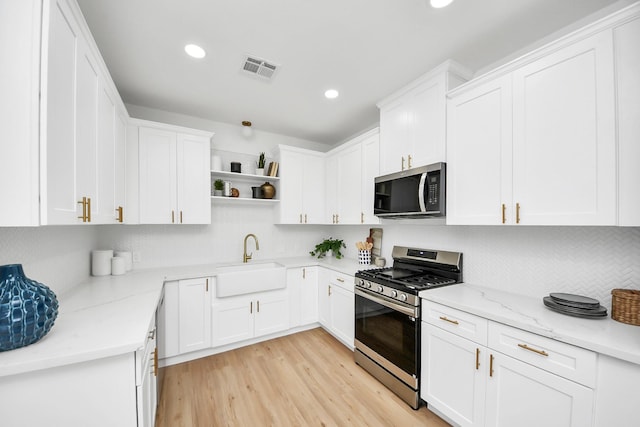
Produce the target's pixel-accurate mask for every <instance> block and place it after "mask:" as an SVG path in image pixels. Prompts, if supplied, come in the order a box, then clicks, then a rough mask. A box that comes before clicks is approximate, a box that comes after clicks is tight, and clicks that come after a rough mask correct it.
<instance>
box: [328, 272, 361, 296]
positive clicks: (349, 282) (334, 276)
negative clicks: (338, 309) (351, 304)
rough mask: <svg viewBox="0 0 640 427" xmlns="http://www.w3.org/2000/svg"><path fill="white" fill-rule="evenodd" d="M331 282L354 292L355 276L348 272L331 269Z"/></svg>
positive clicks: (329, 275)
mask: <svg viewBox="0 0 640 427" xmlns="http://www.w3.org/2000/svg"><path fill="white" fill-rule="evenodd" d="M328 277H329V282H330V283H331V284H332V285H335V286H338V287H340V288H343V289H344V290H346V291H350V292H353V287H354V280H355V278H354V277H353V276H349V275H348V274H344V273H338V272H337V271H333V270H330V271H329V274H328Z"/></svg>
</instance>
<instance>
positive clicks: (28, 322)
mask: <svg viewBox="0 0 640 427" xmlns="http://www.w3.org/2000/svg"><path fill="white" fill-rule="evenodd" d="M57 317H58V299H57V297H56V294H55V293H54V292H53V291H52V290H51V289H49V288H48V287H47V286H45V285H43V284H42V283H39V282H36V281H35V280H31V279H29V278H27V277H26V276H25V275H24V271H23V270H22V264H9V265H2V266H0V351H7V350H13V349H16V348H20V347H24V346H27V345H29V344H33V343H35V342H36V341H38V340H40V339H41V338H42V337H44V336H45V335H46V334H47V333H48V332H49V331H50V330H51V327H52V326H53V324H54V322H55V320H56V318H57Z"/></svg>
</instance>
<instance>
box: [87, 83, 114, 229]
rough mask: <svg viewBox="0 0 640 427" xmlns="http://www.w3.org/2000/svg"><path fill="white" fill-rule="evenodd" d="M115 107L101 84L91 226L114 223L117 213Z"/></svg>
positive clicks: (99, 89)
mask: <svg viewBox="0 0 640 427" xmlns="http://www.w3.org/2000/svg"><path fill="white" fill-rule="evenodd" d="M116 115H117V112H116V104H115V100H114V99H113V97H112V96H111V94H110V93H109V91H108V90H107V88H106V86H105V85H104V82H103V81H101V82H100V85H99V87H98V127H97V128H98V157H97V166H96V170H95V173H96V175H97V177H96V178H97V194H96V196H97V197H96V202H95V203H92V208H94V209H95V211H94V212H93V219H92V221H91V222H92V223H93V222H95V223H97V224H113V223H115V222H117V221H116V219H117V212H116V176H115V172H116V163H115V161H116Z"/></svg>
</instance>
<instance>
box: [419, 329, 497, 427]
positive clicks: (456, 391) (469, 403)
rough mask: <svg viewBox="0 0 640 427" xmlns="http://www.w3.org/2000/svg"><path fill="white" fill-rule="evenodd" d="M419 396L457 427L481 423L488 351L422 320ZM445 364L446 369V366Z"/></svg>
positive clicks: (482, 420)
mask: <svg viewBox="0 0 640 427" xmlns="http://www.w3.org/2000/svg"><path fill="white" fill-rule="evenodd" d="M421 359H422V368H421V369H422V373H421V382H422V385H421V390H420V397H421V398H422V399H423V400H425V401H426V402H427V404H428V405H429V407H433V408H435V409H437V410H438V411H439V412H441V413H442V414H443V415H445V416H447V417H448V418H449V419H451V420H452V421H454V422H456V423H457V424H459V425H460V426H482V425H484V417H485V413H484V412H485V385H486V379H487V377H488V365H487V361H488V350H487V348H486V347H484V346H481V345H478V344H476V343H474V342H473V341H470V340H467V339H465V338H462V337H459V336H457V335H454V334H452V333H450V332H447V331H444V330H442V329H440V328H438V327H435V326H433V325H430V324H428V323H425V322H422V352H421ZM445 367H446V368H445Z"/></svg>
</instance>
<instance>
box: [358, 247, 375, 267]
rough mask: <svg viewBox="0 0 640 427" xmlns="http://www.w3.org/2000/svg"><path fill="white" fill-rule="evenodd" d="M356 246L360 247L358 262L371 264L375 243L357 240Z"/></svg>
mask: <svg viewBox="0 0 640 427" xmlns="http://www.w3.org/2000/svg"><path fill="white" fill-rule="evenodd" d="M356 248H358V263H359V264H362V265H369V264H371V248H373V243H371V242H356Z"/></svg>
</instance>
